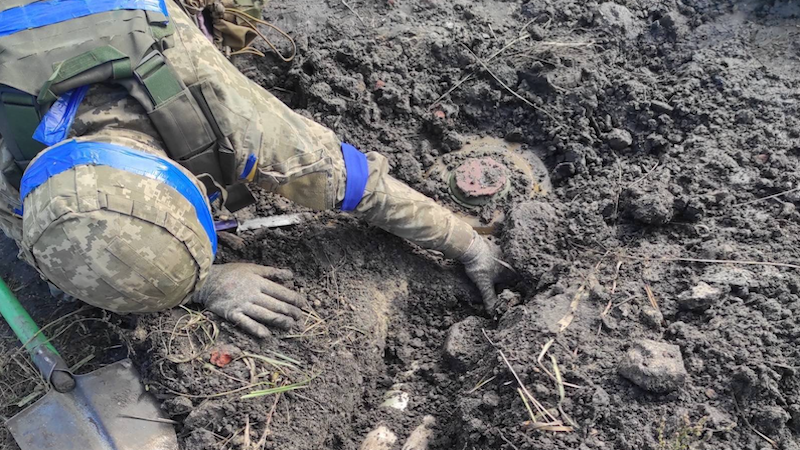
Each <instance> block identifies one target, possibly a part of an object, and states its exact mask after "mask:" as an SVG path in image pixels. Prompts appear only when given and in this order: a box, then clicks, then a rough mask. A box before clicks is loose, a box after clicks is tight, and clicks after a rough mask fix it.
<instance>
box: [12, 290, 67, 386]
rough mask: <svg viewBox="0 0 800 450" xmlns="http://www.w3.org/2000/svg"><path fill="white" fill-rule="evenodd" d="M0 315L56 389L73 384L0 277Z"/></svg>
mask: <svg viewBox="0 0 800 450" xmlns="http://www.w3.org/2000/svg"><path fill="white" fill-rule="evenodd" d="M0 315H2V316H3V318H4V319H5V320H6V323H8V326H10V327H11V329H12V330H13V331H14V334H16V335H17V338H18V339H19V340H20V342H22V345H23V346H24V347H25V350H27V351H28V353H29V354H30V355H31V358H32V359H33V362H34V363H35V364H36V367H37V368H38V369H39V371H40V372H41V373H42V375H44V377H45V379H47V381H49V382H50V383H51V384H52V385H53V387H54V388H55V389H56V390H57V391H58V392H69V391H71V390H72V389H73V388H74V387H75V380H74V378H73V377H72V374H71V373H70V372H69V370H68V369H67V366H66V364H65V363H64V360H63V359H61V356H60V355H59V354H58V352H57V351H56V349H55V347H53V344H51V343H50V340H49V339H48V338H47V336H45V334H44V333H42V331H41V330H40V329H39V326H38V325H36V322H34V321H33V319H31V316H30V315H29V314H28V312H27V311H25V308H23V307H22V304H20V302H19V300H17V297H16V296H15V295H14V293H13V292H11V289H9V288H8V286H7V285H6V283H5V282H4V281H3V280H0Z"/></svg>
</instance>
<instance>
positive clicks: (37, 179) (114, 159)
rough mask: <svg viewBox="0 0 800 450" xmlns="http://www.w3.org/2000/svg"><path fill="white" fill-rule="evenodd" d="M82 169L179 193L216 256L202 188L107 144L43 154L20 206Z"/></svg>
mask: <svg viewBox="0 0 800 450" xmlns="http://www.w3.org/2000/svg"><path fill="white" fill-rule="evenodd" d="M82 165H99V166H109V167H113V168H115V169H120V170H124V171H126V172H130V173H135V174H137V175H140V176H143V177H146V178H150V179H152V180H158V181H160V182H162V183H164V184H166V185H167V186H170V187H171V188H173V189H175V190H176V191H178V192H179V193H180V194H181V195H183V197H184V198H186V200H188V201H189V203H191V204H192V206H194V209H195V211H197V218H198V220H199V221H200V224H201V225H202V226H203V229H204V230H205V231H206V234H208V239H209V240H210V241H211V249H212V251H213V252H214V254H216V253H217V233H216V232H215V231H214V219H213V217H211V208H210V207H209V206H208V203H207V202H206V199H205V196H204V195H203V192H202V191H201V190H200V188H198V187H197V185H195V184H194V183H193V182H192V180H191V179H190V178H189V177H188V176H187V175H186V174H185V173H183V172H182V171H181V170H180V169H178V168H177V167H176V166H174V165H173V163H170V162H168V161H166V160H165V159H163V158H159V157H158V156H155V155H150V154H147V153H143V152H139V151H136V150H132V149H130V148H127V147H122V146H119V145H114V144H107V143H104V142H78V141H75V140H71V141H68V142H65V143H64V144H63V145H59V146H58V147H53V148H51V149H49V150H46V151H45V152H44V153H42V154H41V155H40V156H39V157H38V158H37V159H36V160H34V161H33V162H32V163H31V164H30V165H29V166H28V168H27V170H25V174H24V175H23V176H22V182H21V183H20V188H19V198H20V201H21V202H24V201H25V197H27V195H28V194H29V193H30V192H31V191H33V190H34V189H36V188H37V187H39V186H41V185H42V184H43V183H44V182H46V181H47V180H48V179H50V178H51V177H54V176H56V175H58V174H60V173H62V172H65V171H67V170H69V169H71V168H72V167H75V166H82Z"/></svg>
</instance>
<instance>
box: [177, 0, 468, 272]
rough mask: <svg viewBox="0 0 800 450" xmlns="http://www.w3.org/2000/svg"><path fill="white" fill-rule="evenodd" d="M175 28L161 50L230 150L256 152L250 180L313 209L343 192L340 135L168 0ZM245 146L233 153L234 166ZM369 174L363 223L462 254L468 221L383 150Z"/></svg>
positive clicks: (372, 158)
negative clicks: (261, 80)
mask: <svg viewBox="0 0 800 450" xmlns="http://www.w3.org/2000/svg"><path fill="white" fill-rule="evenodd" d="M168 4H169V6H170V14H171V16H172V18H173V19H174V21H175V25H176V27H177V30H178V33H177V38H176V46H175V48H172V49H170V50H167V51H166V52H165V54H166V56H167V58H168V59H169V60H170V62H171V63H172V65H173V66H174V67H175V68H176V70H177V71H178V73H179V74H180V75H181V77H182V78H183V80H184V82H185V83H186V84H187V85H195V84H199V85H200V86H201V88H202V91H203V94H204V96H205V97H206V100H207V101H208V102H209V107H210V108H211V110H212V112H213V114H214V115H215V117H216V118H217V122H218V123H219V125H220V128H221V129H222V131H223V133H224V134H225V135H227V136H228V138H229V139H230V141H231V143H232V145H233V147H234V149H236V150H237V153H241V152H242V149H253V150H244V151H245V152H252V154H253V155H254V156H255V157H257V158H258V163H257V171H256V173H255V177H254V180H253V181H255V182H256V183H258V184H259V185H261V186H263V187H265V188H266V189H268V190H271V191H273V192H277V193H279V194H281V195H283V196H285V197H287V198H289V199H290V200H293V201H295V202H297V203H299V204H302V205H304V206H307V207H310V208H313V209H316V210H326V209H333V208H336V207H337V206H339V205H341V202H342V200H343V199H344V192H345V184H346V179H347V171H346V168H345V166H344V157H343V155H342V152H341V141H340V140H339V139H338V138H337V136H336V135H335V134H334V133H333V132H332V131H331V130H329V129H328V128H325V127H324V126H322V125H319V124H317V123H316V122H314V121H312V120H309V119H307V118H305V117H303V116H301V115H299V114H297V113H295V112H294V111H292V110H291V109H290V108H289V107H287V106H286V105H284V104H283V103H281V102H280V101H279V100H278V99H277V98H275V97H274V96H273V95H272V94H270V93H269V92H267V91H266V90H264V89H262V88H261V87H260V86H258V85H257V84H255V83H254V82H252V81H251V80H249V79H248V78H247V77H245V76H244V75H243V74H241V73H240V72H239V71H238V70H237V69H236V68H235V67H234V66H233V65H232V64H231V63H230V62H229V61H228V60H227V59H225V57H224V56H223V55H222V54H221V53H220V52H219V51H217V49H216V48H215V47H214V45H213V44H212V43H211V42H210V41H209V40H208V39H207V38H206V37H205V36H204V35H203V33H202V32H201V31H200V30H198V29H197V28H196V27H195V26H194V24H193V23H192V22H191V21H190V20H189V18H188V17H187V16H186V15H185V14H184V13H183V11H181V10H180V9H179V8H177V7H176V6H175V5H174V4H173V3H172V2H168ZM248 156H250V155H248V154H237V160H238V162H239V168H240V171H241V170H242V169H243V168H244V166H245V162H246V160H247V158H248ZM368 166H369V179H368V181H367V187H366V191H365V193H364V196H363V198H362V200H361V203H360V204H359V206H358V208H357V209H356V213H357V214H359V215H360V216H362V217H364V218H365V219H366V220H367V221H368V222H369V223H370V224H372V225H374V226H377V227H380V228H382V229H384V230H386V231H389V232H391V233H393V234H396V235H397V236H400V237H403V238H406V239H408V240H410V241H412V242H414V243H416V244H418V245H420V246H422V247H425V248H431V249H435V250H440V251H442V252H443V253H445V255H447V256H449V257H458V256H461V255H462V254H463V253H464V252H465V251H466V249H467V247H468V246H469V244H470V243H471V241H472V228H471V227H470V226H469V225H467V224H466V223H464V222H463V221H461V220H459V219H458V218H456V217H455V215H453V213H452V212H450V211H449V210H447V209H446V208H444V207H442V206H440V205H438V204H437V203H436V202H434V201H433V200H431V199H429V198H427V197H425V196H424V195H422V194H420V193H418V192H416V191H414V190H413V189H411V188H410V187H408V186H406V185H405V184H403V183H401V182H399V181H398V180H396V179H394V178H392V177H390V176H389V175H388V169H389V167H388V162H387V160H386V158H384V157H383V156H381V155H379V154H377V153H370V154H369V155H368Z"/></svg>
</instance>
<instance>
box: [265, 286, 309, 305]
mask: <svg viewBox="0 0 800 450" xmlns="http://www.w3.org/2000/svg"><path fill="white" fill-rule="evenodd" d="M261 292H263V293H265V294H267V295H269V296H270V297H274V298H276V299H278V300H280V301H283V302H286V303H289V304H290V305H294V306H296V307H298V308H302V307H304V306H306V296H305V295H303V294H300V293H298V292H295V291H293V290H291V289H289V288H287V287H285V286H281V285H280V284H278V283H273V282H272V281H269V280H264V283H263V284H262V285H261Z"/></svg>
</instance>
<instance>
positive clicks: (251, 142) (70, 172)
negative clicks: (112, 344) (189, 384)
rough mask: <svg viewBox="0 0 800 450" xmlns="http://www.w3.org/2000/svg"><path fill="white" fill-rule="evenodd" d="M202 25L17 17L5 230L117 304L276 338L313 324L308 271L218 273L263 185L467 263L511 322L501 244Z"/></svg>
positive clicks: (2, 102) (24, 8)
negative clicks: (222, 224)
mask: <svg viewBox="0 0 800 450" xmlns="http://www.w3.org/2000/svg"><path fill="white" fill-rule="evenodd" d="M248 17H249V16H248ZM192 20H193V19H192V18H190V17H189V16H187V14H186V13H185V12H184V11H183V10H182V9H181V8H180V7H179V6H178V5H176V4H174V3H172V1H171V0H167V1H166V3H165V2H164V0H115V1H111V0H109V1H88V0H86V1H80V0H74V1H70V2H61V1H58V0H44V1H38V2H31V1H30V0H9V1H4V2H3V5H2V6H0V134H1V135H2V138H0V151H2V167H1V168H2V176H1V177H0V195H1V196H2V202H0V225H1V226H2V229H3V231H4V232H5V233H6V235H8V236H10V237H11V238H13V239H14V240H15V241H16V242H17V244H18V245H19V247H20V254H21V257H22V258H24V259H25V260H26V261H27V262H28V263H29V264H31V265H32V266H34V267H35V268H36V269H37V270H38V271H39V272H40V274H41V275H42V276H43V277H44V278H45V279H47V280H48V281H49V282H50V283H52V284H53V285H55V286H56V287H58V288H59V289H60V290H62V291H64V292H65V293H67V294H69V295H71V296H74V297H76V298H78V299H80V300H82V301H84V302H86V303H89V304H92V305H95V306H98V307H100V308H104V309H108V310H111V311H115V312H120V313H126V312H137V313H142V312H150V311H158V310H164V309H167V308H171V307H174V306H177V305H180V304H184V303H187V302H190V301H193V302H196V303H199V304H202V305H204V306H205V307H206V308H207V309H208V310H210V311H212V312H214V313H216V314H218V315H220V316H222V317H224V318H225V319H227V320H229V321H232V322H234V323H236V324H238V325H239V326H240V327H241V328H243V329H244V330H246V331H248V332H250V333H252V334H254V335H256V336H266V335H267V334H268V333H269V331H268V327H278V328H284V329H285V328H290V327H292V326H293V324H294V323H295V321H296V320H298V319H299V318H300V317H301V315H302V311H301V310H300V308H301V307H302V306H303V305H304V301H305V299H304V297H303V296H302V295H301V294H299V293H297V292H294V291H292V290H290V289H288V288H286V287H284V286H282V285H281V284H280V283H281V282H282V281H286V280H287V279H289V278H290V277H291V276H292V274H291V273H290V272H289V271H286V270H282V269H274V268H269V267H262V266H258V265H255V264H222V265H212V263H213V261H214V254H215V252H216V246H217V237H216V234H215V230H214V225H213V219H212V214H211V207H210V204H211V202H213V201H214V200H215V198H220V201H221V202H222V203H223V204H224V205H225V206H226V207H227V208H228V209H229V210H232V211H233V210H236V209H238V208H241V207H242V206H244V205H247V204H248V203H249V202H250V201H251V200H252V196H250V194H249V191H248V190H247V189H246V187H245V186H246V184H247V183H256V184H258V185H259V186H262V187H264V188H266V189H268V190H270V191H272V192H276V193H278V194H281V195H283V196H285V197H286V198H288V199H290V200H293V201H294V202H296V203H299V204H301V205H304V206H307V207H309V208H312V209H315V210H328V209H334V208H337V209H341V210H342V211H346V212H353V213H355V214H356V215H357V216H359V217H362V218H364V219H365V220H366V221H367V222H368V223H370V224H372V225H374V226H377V227H380V228H382V229H384V230H386V231H389V232H391V233H394V234H395V235H397V236H400V237H403V238H405V239H408V240H409V241H411V242H413V243H415V244H417V245H420V246H421V247H424V248H428V249H435V250H438V251H440V252H442V253H443V254H444V255H445V256H446V257H448V258H455V259H457V260H459V261H461V262H462V263H463V264H464V266H465V269H466V272H467V274H468V275H469V277H470V278H471V279H472V280H473V282H474V283H475V284H476V285H477V287H478V288H479V290H480V292H481V295H482V297H483V302H484V304H485V306H486V308H487V309H489V310H490V311H491V310H492V309H493V308H494V306H495V302H496V296H495V292H494V282H495V279H496V277H497V275H498V273H499V272H500V270H501V268H502V264H501V263H500V262H499V260H498V258H497V256H498V252H497V250H496V249H494V248H493V247H491V245H490V243H489V242H488V241H486V240H485V239H484V238H482V237H481V236H479V235H478V234H477V233H475V232H474V231H473V230H472V228H471V227H470V226H469V225H468V224H466V223H464V222H463V221H461V220H459V219H458V218H457V217H456V216H455V215H454V214H453V213H452V212H450V211H449V210H447V209H445V208H444V207H442V206H440V205H438V204H437V203H435V202H434V201H432V200H431V199H429V198H427V197H425V196H424V195H422V194H420V193H418V192H416V191H414V190H412V189H411V188H409V187H408V186H406V185H405V184H403V183H402V182H400V181H398V180H396V179H394V178H393V177H391V176H389V175H388V169H389V167H388V163H387V160H386V158H385V157H383V156H381V155H380V154H377V153H369V154H366V155H365V154H363V153H361V152H360V151H358V150H357V149H356V148H354V147H353V146H351V145H349V144H346V143H342V142H341V141H340V140H339V139H338V138H337V137H336V135H335V134H334V133H333V132H332V131H331V130H329V129H327V128H325V127H323V126H321V125H319V124H317V123H314V122H313V121H311V120H308V119H306V118H304V117H302V116H300V115H298V114H296V113H294V112H293V111H291V110H290V109H289V108H288V107H287V106H286V105H284V104H282V103H281V102H280V101H279V100H277V99H276V98H275V97H273V96H272V95H271V94H269V93H268V92H267V91H265V90H264V89H262V88H261V87H259V86H258V85H256V84H255V83H253V82H252V81H250V80H249V79H247V78H246V77H245V76H244V75H242V74H241V73H240V72H239V71H238V70H236V68H235V67H234V66H233V65H232V64H231V63H230V62H229V61H228V60H227V59H226V57H225V56H224V55H223V54H222V53H220V52H219V51H217V49H216V48H215V47H214V44H213V43H212V42H211V41H210V40H209V39H208V38H207V37H206V35H205V33H204V32H203V31H201V30H200V29H198V28H197V26H195V24H194V23H193V21H192ZM206 31H208V30H206ZM209 197H210V199H209Z"/></svg>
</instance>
